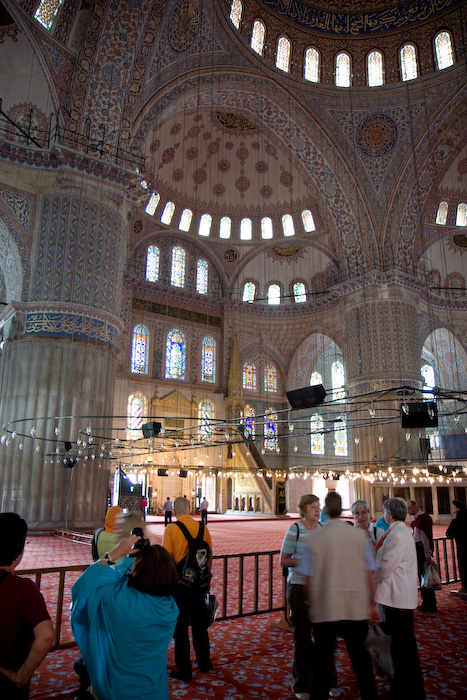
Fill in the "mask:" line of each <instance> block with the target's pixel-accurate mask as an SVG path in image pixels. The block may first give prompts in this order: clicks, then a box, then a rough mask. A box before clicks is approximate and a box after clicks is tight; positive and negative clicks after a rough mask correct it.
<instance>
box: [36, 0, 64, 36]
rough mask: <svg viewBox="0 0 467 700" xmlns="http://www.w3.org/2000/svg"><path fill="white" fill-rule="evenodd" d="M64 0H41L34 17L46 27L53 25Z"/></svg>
mask: <svg viewBox="0 0 467 700" xmlns="http://www.w3.org/2000/svg"><path fill="white" fill-rule="evenodd" d="M62 2H63V0H41V2H40V4H39V7H38V8H37V10H36V12H35V14H34V18H35V19H37V21H38V22H39V23H40V24H42V26H43V27H45V28H46V29H50V28H51V27H52V24H53V21H54V19H55V17H56V16H57V14H58V11H59V9H60V6H61V4H62Z"/></svg>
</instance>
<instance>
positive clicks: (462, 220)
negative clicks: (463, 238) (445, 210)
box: [456, 204, 467, 226]
mask: <svg viewBox="0 0 467 700" xmlns="http://www.w3.org/2000/svg"><path fill="white" fill-rule="evenodd" d="M456 226H467V204H459V206H458V207H457V216H456Z"/></svg>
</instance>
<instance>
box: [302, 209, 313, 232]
mask: <svg viewBox="0 0 467 700" xmlns="http://www.w3.org/2000/svg"><path fill="white" fill-rule="evenodd" d="M302 222H303V228H304V229H305V233H310V232H311V231H315V230H316V226H315V222H314V219H313V214H312V213H311V211H310V210H309V209H304V210H303V211H302Z"/></svg>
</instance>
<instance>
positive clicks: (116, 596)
mask: <svg viewBox="0 0 467 700" xmlns="http://www.w3.org/2000/svg"><path fill="white" fill-rule="evenodd" d="M139 539H140V538H139V537H138V535H130V536H129V537H126V538H124V539H122V540H121V542H120V543H119V544H118V545H117V547H115V548H114V549H113V550H111V551H110V552H107V553H106V554H105V556H104V557H103V558H102V559H99V561H97V562H96V563H95V564H92V566H90V567H89V568H88V569H86V571H85V572H84V573H83V574H82V576H80V578H79V579H78V581H77V582H76V583H75V585H74V586H73V588H72V599H73V607H72V612H71V624H72V627H73V634H74V636H75V639H76V642H77V644H78V647H79V650H80V652H81V654H82V656H83V658H84V661H85V663H86V668H87V671H88V673H89V677H90V680H91V684H92V690H93V692H95V693H96V695H97V697H98V698H99V700H129V699H130V698H138V700H168V699H169V688H168V682H167V649H168V646H169V642H170V640H171V638H172V635H173V631H174V629H175V623H176V620H177V617H178V609H177V606H176V604H175V601H174V599H173V597H172V592H173V590H174V588H175V585H176V582H177V571H176V569H175V566H174V563H173V561H172V558H171V557H170V556H169V554H168V553H167V552H166V550H165V549H164V548H163V547H161V546H160V545H152V546H151V545H146V546H144V547H143V548H142V549H139V550H133V552H132V547H133V545H134V544H136V542H138V540H139ZM135 551H136V552H137V554H136V556H135V557H133V556H128V555H129V554H130V553H134V552H135ZM122 557H123V558H124V562H123V564H120V565H119V566H117V568H114V567H115V562H116V561H117V560H118V559H121V558H122Z"/></svg>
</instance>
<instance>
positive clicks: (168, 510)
mask: <svg viewBox="0 0 467 700" xmlns="http://www.w3.org/2000/svg"><path fill="white" fill-rule="evenodd" d="M162 508H163V509H164V527H167V525H168V524H169V523H171V522H172V510H173V505H172V501H171V500H170V496H167V500H166V502H165V503H164V505H163V506H162Z"/></svg>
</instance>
